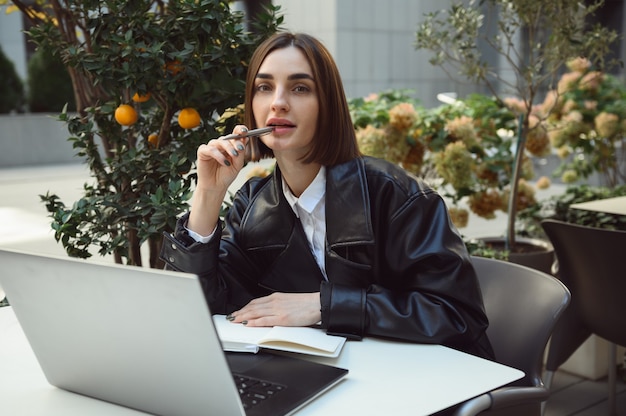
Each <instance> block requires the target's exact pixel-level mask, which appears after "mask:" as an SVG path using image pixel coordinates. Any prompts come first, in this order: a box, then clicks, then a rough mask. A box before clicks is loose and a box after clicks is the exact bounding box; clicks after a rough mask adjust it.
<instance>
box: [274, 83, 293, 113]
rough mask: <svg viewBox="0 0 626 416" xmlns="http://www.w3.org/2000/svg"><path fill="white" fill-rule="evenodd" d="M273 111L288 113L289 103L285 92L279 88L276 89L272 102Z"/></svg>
mask: <svg viewBox="0 0 626 416" xmlns="http://www.w3.org/2000/svg"><path fill="white" fill-rule="evenodd" d="M272 110H273V111H281V110H282V111H289V102H288V100H287V94H286V91H284V90H282V89H281V88H278V89H276V92H275V93H274V97H273V100H272Z"/></svg>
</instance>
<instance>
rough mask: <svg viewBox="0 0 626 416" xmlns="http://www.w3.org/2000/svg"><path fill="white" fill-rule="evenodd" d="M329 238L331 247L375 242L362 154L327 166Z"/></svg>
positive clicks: (327, 227)
mask: <svg viewBox="0 0 626 416" xmlns="http://www.w3.org/2000/svg"><path fill="white" fill-rule="evenodd" d="M326 241H328V244H329V246H330V247H333V246H341V245H352V244H373V243H374V232H373V229H372V222H371V212H370V197H369V191H368V187H367V179H366V176H365V165H364V163H363V159H361V158H356V159H352V160H350V161H348V162H345V163H342V164H339V165H335V166H333V167H331V168H329V169H328V170H327V174H326Z"/></svg>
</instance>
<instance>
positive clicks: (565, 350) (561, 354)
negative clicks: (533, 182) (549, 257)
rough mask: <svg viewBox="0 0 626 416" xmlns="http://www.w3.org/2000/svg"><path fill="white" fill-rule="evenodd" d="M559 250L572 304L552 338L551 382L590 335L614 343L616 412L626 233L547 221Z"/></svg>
mask: <svg viewBox="0 0 626 416" xmlns="http://www.w3.org/2000/svg"><path fill="white" fill-rule="evenodd" d="M541 225H542V227H543V229H544V230H545V232H546V234H547V235H548V238H549V239H550V241H551V242H552V245H553V246H554V251H555V253H556V258H557V261H558V271H557V276H558V277H559V279H561V281H562V282H563V283H565V285H566V286H567V287H568V288H569V289H570V290H571V293H572V305H571V307H570V308H569V309H568V311H567V312H566V313H565V314H564V319H563V320H562V321H560V322H559V323H558V324H557V326H556V328H555V330H554V333H553V335H552V339H551V341H550V347H549V348H548V356H547V359H546V384H547V387H548V388H549V387H550V383H551V382H552V376H553V374H554V372H555V371H556V370H557V369H558V368H559V367H560V366H561V365H562V364H563V363H564V362H565V361H566V360H567V359H568V358H569V357H570V356H571V355H572V354H573V353H574V351H576V349H577V348H578V347H579V346H580V345H581V344H582V343H583V342H584V341H585V340H586V339H587V338H588V337H589V336H590V335H591V334H596V335H598V336H599V337H602V338H604V339H606V340H607V341H608V342H609V343H610V344H609V368H608V374H609V383H608V384H609V411H610V414H615V413H616V403H615V384H616V381H617V375H616V360H615V355H616V344H618V345H622V346H626V302H624V294H626V231H615V230H607V229H601V228H592V227H584V226H580V225H576V224H572V223H567V222H562V221H556V220H544V221H543V222H542V223H541Z"/></svg>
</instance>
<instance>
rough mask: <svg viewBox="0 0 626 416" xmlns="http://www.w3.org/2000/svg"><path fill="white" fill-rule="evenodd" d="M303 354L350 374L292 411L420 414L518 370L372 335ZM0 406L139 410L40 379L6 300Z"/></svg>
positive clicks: (0, 339) (48, 410)
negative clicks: (327, 352) (335, 351)
mask: <svg viewBox="0 0 626 416" xmlns="http://www.w3.org/2000/svg"><path fill="white" fill-rule="evenodd" d="M301 357H303V356H301ZM307 357H308V358H310V359H311V360H314V361H318V362H323V363H327V364H331V365H335V366H339V367H344V368H348V369H349V370H350V373H349V375H348V377H347V379H346V380H344V381H342V382H341V383H339V384H338V385H337V386H335V387H334V388H332V389H331V390H329V391H328V392H326V393H324V394H323V395H322V396H321V397H319V398H318V399H316V400H315V401H313V402H312V403H310V404H308V405H307V406H305V407H304V408H302V409H301V410H300V411H299V412H298V415H337V414H346V415H348V414H359V415H380V414H392V415H409V414H410V415H428V414H431V413H433V412H436V411H439V410H442V409H444V408H446V407H449V406H452V405H454V404H456V403H460V402H463V401H465V400H467V399H470V398H472V397H474V396H477V395H480V394H482V393H484V392H486V391H490V390H493V389H495V388H497V387H499V386H501V385H503V384H507V383H509V382H511V381H514V380H517V379H519V378H521V377H523V373H522V372H521V371H519V370H515V369H512V368H510V367H506V366H503V365H500V364H497V363H494V362H491V361H487V360H483V359H480V358H477V357H474V356H472V355H469V354H465V353H461V352H459V351H455V350H452V349H450V348H446V347H442V346H439V345H420V344H410V343H400V342H392V341H384V340H378V339H373V338H366V339H365V340H363V341H360V342H347V343H346V345H345V347H344V350H343V351H342V353H341V355H340V356H339V358H336V359H334V358H321V357H313V356H307ZM368 398H371V399H372V400H367V399H368ZM0 409H2V414H7V415H17V414H19V415H20V416H44V415H45V416H56V415H59V416H61V415H63V416H72V415H76V416H78V415H80V416H85V415H89V416H99V415H102V416H105V415H106V416H118V415H119V416H130V415H141V414H144V413H141V412H138V411H135V410H131V409H127V408H124V407H121V406H117V405H114V404H110V403H106V402H103V401H100V400H95V399H91V398H87V397H84V396H80V395H78V394H74V393H69V392H66V391H64V390H61V389H58V388H56V387H53V386H51V385H50V384H48V382H47V381H46V379H45V376H44V375H43V373H42V371H41V369H40V367H39V365H38V363H37V360H36V358H35V356H34V354H33V352H32V350H31V348H30V345H29V344H28V341H27V340H26V337H25V336H24V333H23V332H22V329H21V327H20V325H19V323H18V322H17V319H16V318H15V315H14V313H13V310H12V308H11V307H3V308H0Z"/></svg>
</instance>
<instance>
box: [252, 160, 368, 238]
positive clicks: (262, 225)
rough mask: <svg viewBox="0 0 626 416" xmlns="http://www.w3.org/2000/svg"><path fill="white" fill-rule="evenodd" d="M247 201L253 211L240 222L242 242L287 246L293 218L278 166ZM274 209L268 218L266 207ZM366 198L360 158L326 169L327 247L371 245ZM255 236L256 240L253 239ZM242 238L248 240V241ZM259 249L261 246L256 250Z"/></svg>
mask: <svg viewBox="0 0 626 416" xmlns="http://www.w3.org/2000/svg"><path fill="white" fill-rule="evenodd" d="M251 202H254V204H253V205H252V207H253V209H252V210H250V211H249V212H248V215H246V218H245V220H244V222H245V223H244V224H242V225H243V227H244V229H245V231H244V234H245V235H244V239H245V240H246V241H248V242H252V241H257V242H260V243H261V244H262V245H263V246H265V247H268V246H274V247H276V246H281V245H284V244H286V243H288V241H289V239H290V237H291V234H292V232H293V227H294V224H295V223H296V221H297V219H296V216H295V214H294V212H293V210H292V209H291V206H290V205H289V203H288V202H287V200H286V199H285V196H284V195H283V191H282V175H281V173H280V169H279V168H278V166H276V168H275V169H274V172H273V174H272V175H271V181H270V183H266V186H263V187H262V188H261V189H259V192H258V194H257V195H256V196H253V199H252V201H251ZM269 207H274V208H277V213H276V215H275V216H271V217H268V215H267V210H266V209H267V208H269ZM370 218H371V213H370V198H369V191H368V187H367V180H366V176H365V166H364V163H363V160H362V159H361V158H356V159H353V160H350V161H348V162H345V163H342V164H339V165H335V166H332V167H327V168H326V241H327V242H328V244H329V246H330V247H331V248H332V247H338V246H350V245H360V244H373V243H374V233H373V229H372V223H371V220H370ZM255 235H256V236H258V237H260V238H255ZM246 237H250V238H249V239H248V238H246ZM257 248H261V247H257Z"/></svg>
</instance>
